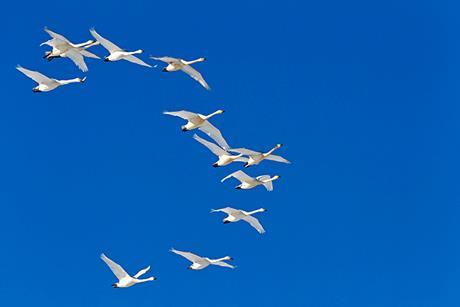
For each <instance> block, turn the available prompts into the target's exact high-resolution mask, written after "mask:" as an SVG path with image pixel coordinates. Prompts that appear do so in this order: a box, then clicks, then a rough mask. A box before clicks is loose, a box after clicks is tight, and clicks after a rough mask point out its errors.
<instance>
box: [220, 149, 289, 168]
mask: <svg viewBox="0 0 460 307" xmlns="http://www.w3.org/2000/svg"><path fill="white" fill-rule="evenodd" d="M281 146H282V145H281V144H276V146H275V147H273V148H272V149H270V150H269V151H267V152H258V151H254V150H249V149H246V148H234V149H230V150H229V151H231V152H236V153H239V154H243V155H246V156H248V162H247V163H246V164H245V165H244V167H250V166H252V165H257V164H259V163H260V162H262V161H263V160H265V159H266V160H272V161H276V162H281V163H291V162H289V161H288V160H286V159H284V158H283V157H281V156H277V155H274V154H273V152H274V151H275V150H276V149H278V148H280V147H281Z"/></svg>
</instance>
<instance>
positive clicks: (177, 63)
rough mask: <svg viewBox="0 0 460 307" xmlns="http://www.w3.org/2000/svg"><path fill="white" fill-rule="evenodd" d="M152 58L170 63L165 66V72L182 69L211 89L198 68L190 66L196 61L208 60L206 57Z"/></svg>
mask: <svg viewBox="0 0 460 307" xmlns="http://www.w3.org/2000/svg"><path fill="white" fill-rule="evenodd" d="M151 58H152V59H154V60H157V61H162V62H164V63H167V64H168V65H167V66H166V67H165V68H163V71H164V72H173V71H178V70H182V71H183V72H185V73H186V74H187V75H189V76H190V77H192V78H193V79H195V80H196V81H197V82H199V83H200V84H201V86H203V87H204V88H205V89H207V90H210V89H211V88H210V87H209V85H208V84H207V83H206V81H205V80H204V78H203V76H202V75H201V74H200V73H199V72H198V71H197V70H196V69H194V68H193V67H192V66H190V65H192V64H194V63H198V62H203V61H205V60H206V59H205V58H198V59H196V60H193V61H186V60H184V59H179V58H173V57H168V56H164V57H151Z"/></svg>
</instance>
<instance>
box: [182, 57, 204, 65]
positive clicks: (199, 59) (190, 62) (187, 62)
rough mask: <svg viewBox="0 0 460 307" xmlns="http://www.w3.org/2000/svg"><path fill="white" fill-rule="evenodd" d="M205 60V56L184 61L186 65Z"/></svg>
mask: <svg viewBox="0 0 460 307" xmlns="http://www.w3.org/2000/svg"><path fill="white" fill-rule="evenodd" d="M203 61H204V58H198V59H196V60H192V61H184V63H185V64H186V65H192V64H195V63H198V62H203Z"/></svg>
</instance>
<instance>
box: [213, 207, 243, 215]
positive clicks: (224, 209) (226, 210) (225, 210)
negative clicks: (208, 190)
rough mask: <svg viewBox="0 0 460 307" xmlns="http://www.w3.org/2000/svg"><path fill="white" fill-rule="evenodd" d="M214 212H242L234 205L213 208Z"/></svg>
mask: <svg viewBox="0 0 460 307" xmlns="http://www.w3.org/2000/svg"><path fill="white" fill-rule="evenodd" d="M213 212H224V213H227V214H233V213H237V212H240V210H238V209H234V208H232V207H225V208H221V209H212V210H211V213H213Z"/></svg>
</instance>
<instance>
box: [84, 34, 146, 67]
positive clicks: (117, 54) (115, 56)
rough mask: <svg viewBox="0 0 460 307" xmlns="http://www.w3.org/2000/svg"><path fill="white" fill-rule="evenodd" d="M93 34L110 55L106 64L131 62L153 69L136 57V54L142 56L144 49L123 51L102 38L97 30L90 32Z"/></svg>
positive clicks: (105, 59) (106, 58) (106, 59)
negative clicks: (120, 61)
mask: <svg viewBox="0 0 460 307" xmlns="http://www.w3.org/2000/svg"><path fill="white" fill-rule="evenodd" d="M89 31H90V32H91V35H92V36H94V38H95V39H96V40H97V41H98V42H100V43H101V45H102V46H104V48H105V49H107V50H108V51H109V52H110V54H109V55H108V56H107V57H105V58H104V61H105V62H109V61H110V62H114V61H118V60H126V61H129V62H131V63H135V64H139V65H142V66H146V67H152V66H150V65H149V64H147V63H145V62H144V61H142V60H141V59H139V58H136V57H135V56H134V54H141V53H142V52H144V51H143V50H142V49H139V50H136V51H124V50H123V49H121V48H120V47H118V46H117V45H115V44H114V43H112V42H111V41H109V40H107V39H105V38H103V37H102V36H100V35H99V34H98V33H97V32H96V30H94V29H91V30H89Z"/></svg>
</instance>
